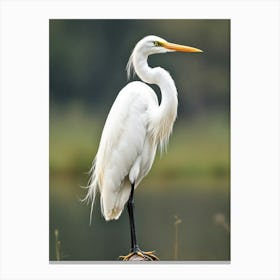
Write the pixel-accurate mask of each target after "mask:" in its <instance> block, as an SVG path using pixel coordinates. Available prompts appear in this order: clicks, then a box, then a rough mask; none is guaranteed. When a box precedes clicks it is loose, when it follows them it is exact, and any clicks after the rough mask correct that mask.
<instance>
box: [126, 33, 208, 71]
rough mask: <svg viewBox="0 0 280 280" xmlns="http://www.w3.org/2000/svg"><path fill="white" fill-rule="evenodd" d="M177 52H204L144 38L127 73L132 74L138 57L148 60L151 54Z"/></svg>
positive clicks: (139, 43) (151, 37)
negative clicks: (131, 71)
mask: <svg viewBox="0 0 280 280" xmlns="http://www.w3.org/2000/svg"><path fill="white" fill-rule="evenodd" d="M175 51H178V52H203V51H202V50H200V49H197V48H193V47H189V46H184V45H178V44H174V43H170V42H167V41H166V40H164V39H162V38H160V37H158V36H155V35H149V36H146V37H144V38H143V39H142V40H140V41H139V42H138V43H137V44H136V46H135V48H134V50H133V52H132V54H131V57H130V59H129V61H128V64H127V71H128V73H130V70H131V69H132V68H133V59H135V58H136V57H137V56H138V57H146V58H147V57H148V56H149V55H151V54H157V53H166V52H175Z"/></svg>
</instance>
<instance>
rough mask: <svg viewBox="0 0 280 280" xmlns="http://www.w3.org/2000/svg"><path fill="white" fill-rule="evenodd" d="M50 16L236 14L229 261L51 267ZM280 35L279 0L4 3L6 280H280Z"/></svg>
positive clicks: (3, 273) (233, 25)
mask: <svg viewBox="0 0 280 280" xmlns="http://www.w3.org/2000/svg"><path fill="white" fill-rule="evenodd" d="M50 18H196V19H202V18H207V19H208V18H227V19H231V28H232V29H231V31H232V32H231V35H232V37H231V39H232V44H231V47H232V49H231V50H232V58H231V59H232V60H231V61H232V67H231V191H232V192H231V201H232V208H231V210H232V211H231V213H232V216H231V228H232V234H231V238H232V242H231V263H230V264H193V263H190V264H180V265H178V264H176V265H174V264H162V265H151V264H149V265H135V264H129V265H125V264H106V265H105V264H67V265H66V264H65V265H54V264H49V262H48V250H49V247H48V191H49V189H48V94H49V93H48V20H49V19H50ZM279 34H280V32H279V2H278V1H210V0H209V1H25V0H22V1H2V2H1V193H0V194H1V212H0V213H1V239H0V240H1V253H0V257H1V259H0V260H1V262H0V265H1V267H0V271H1V272H0V273H1V274H0V276H1V279H93V278H94V279H112V278H114V279H131V275H133V278H134V279H140V278H141V279H143V278H148V279H149V278H153V279H157V278H160V279H279V276H280V273H279V263H280V261H279V49H280V48H279ZM15 209H16V210H15ZM18 232H20V238H18V236H17V233H18ZM26 252H29V253H26Z"/></svg>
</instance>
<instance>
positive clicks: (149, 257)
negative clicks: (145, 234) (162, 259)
mask: <svg viewBox="0 0 280 280" xmlns="http://www.w3.org/2000/svg"><path fill="white" fill-rule="evenodd" d="M154 252H155V251H149V252H144V251H142V250H141V249H140V248H139V247H136V248H134V249H132V250H131V252H130V253H129V254H128V255H126V256H119V258H120V260H122V261H133V260H135V261H159V258H158V257H157V256H156V255H155V254H154Z"/></svg>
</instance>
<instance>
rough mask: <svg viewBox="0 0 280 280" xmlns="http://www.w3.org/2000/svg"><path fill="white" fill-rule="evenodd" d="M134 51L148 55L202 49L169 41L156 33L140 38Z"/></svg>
mask: <svg viewBox="0 0 280 280" xmlns="http://www.w3.org/2000/svg"><path fill="white" fill-rule="evenodd" d="M134 51H135V52H138V53H142V54H143V55H147V56H148V55H151V54H157V53H166V52H174V51H179V52H202V50H200V49H197V48H193V47H188V46H184V45H178V44H174V43H169V42H167V41H166V40H164V39H162V38H160V37H158V36H154V35H149V36H146V37H144V38H143V39H142V40H140V41H139V42H138V43H137V44H136V46H135V49H134Z"/></svg>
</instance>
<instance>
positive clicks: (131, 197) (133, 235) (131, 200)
mask: <svg viewBox="0 0 280 280" xmlns="http://www.w3.org/2000/svg"><path fill="white" fill-rule="evenodd" d="M127 210H128V215H129V224H130V237H131V252H135V251H137V250H138V249H139V247H138V244H137V239H136V229H135V222H134V183H133V184H131V191H130V195H129V199H128V202H127Z"/></svg>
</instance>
